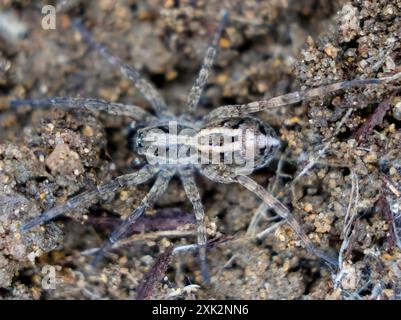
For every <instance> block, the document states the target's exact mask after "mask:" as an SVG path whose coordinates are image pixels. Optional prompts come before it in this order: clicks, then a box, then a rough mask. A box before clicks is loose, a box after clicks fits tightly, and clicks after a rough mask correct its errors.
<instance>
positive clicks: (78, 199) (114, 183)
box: [21, 166, 159, 232]
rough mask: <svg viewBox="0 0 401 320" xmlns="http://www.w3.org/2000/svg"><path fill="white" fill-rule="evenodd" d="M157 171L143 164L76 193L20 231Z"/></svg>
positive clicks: (152, 174) (139, 182) (146, 177)
mask: <svg viewBox="0 0 401 320" xmlns="http://www.w3.org/2000/svg"><path fill="white" fill-rule="evenodd" d="M158 171H159V169H158V168H156V167H153V166H145V167H143V168H141V169H140V170H139V171H137V172H134V173H129V174H125V175H122V176H119V177H117V178H115V179H113V180H111V181H109V182H106V183H104V184H102V185H99V186H97V187H96V188H95V189H93V190H88V191H84V192H82V193H80V194H78V195H76V196H75V197H72V198H70V199H68V200H67V201H66V202H65V203H63V204H61V205H58V206H56V207H54V208H52V209H50V210H48V211H46V212H44V213H42V214H41V215H40V216H38V217H36V218H34V219H32V220H30V221H28V222H27V223H25V224H24V225H23V226H22V228H21V231H22V232H26V231H29V230H30V229H32V228H34V227H36V226H38V225H41V224H44V223H45V222H47V221H49V220H52V219H54V218H55V217H57V216H59V215H61V214H65V213H66V212H68V211H71V210H74V209H76V208H78V207H79V206H82V205H88V204H90V203H91V202H92V201H94V200H95V199H96V198H97V197H99V196H101V195H104V194H107V193H110V192H115V191H117V190H118V189H120V188H125V187H130V186H134V185H138V184H141V183H144V182H146V181H147V180H149V179H150V178H152V177H153V176H155V175H156V174H157V172H158Z"/></svg>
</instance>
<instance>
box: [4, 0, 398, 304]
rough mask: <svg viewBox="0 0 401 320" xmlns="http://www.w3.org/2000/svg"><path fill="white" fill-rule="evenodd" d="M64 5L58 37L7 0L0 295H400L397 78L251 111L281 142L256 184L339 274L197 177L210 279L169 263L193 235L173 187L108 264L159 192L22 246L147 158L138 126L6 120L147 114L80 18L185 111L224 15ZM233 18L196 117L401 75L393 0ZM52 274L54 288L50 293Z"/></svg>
mask: <svg viewBox="0 0 401 320" xmlns="http://www.w3.org/2000/svg"><path fill="white" fill-rule="evenodd" d="M64 2H65V3H66V5H65V6H64V7H62V8H61V9H60V11H59V12H58V13H57V28H56V30H44V29H43V28H42V27H41V21H42V18H43V15H42V14H41V8H42V7H43V5H44V4H45V3H44V1H35V2H32V1H23V0H21V1H8V0H0V21H1V22H0V297H1V298H4V299H135V298H149V299H192V298H198V299H216V298H218V299H398V298H400V296H401V286H400V283H401V251H400V246H401V242H400V237H401V218H400V216H401V208H400V206H401V202H400V193H401V155H400V150H401V139H400V138H401V95H400V93H401V90H400V82H399V81H398V83H397V82H394V83H391V84H387V85H379V86H369V87H364V88H359V89H351V90H347V91H346V92H339V93H336V94H331V95H329V96H326V97H321V98H319V99H313V100H312V101H306V102H303V103H301V104H298V105H295V106H290V107H283V108H280V109H275V110H273V111H269V112H264V113H260V114H258V115H257V116H258V117H259V118H260V119H262V120H263V121H265V122H267V123H269V124H270V125H271V126H272V127H273V128H274V129H275V130H276V132H277V133H278V135H279V136H280V138H281V140H282V141H283V146H282V148H281V153H280V154H279V155H278V157H277V159H276V160H275V161H273V162H272V164H271V165H269V166H268V167H266V168H264V169H261V170H258V171H257V172H255V173H254V174H253V175H252V176H253V177H254V178H255V179H256V180H257V181H258V182H259V183H261V184H262V185H263V186H264V187H266V188H267V189H268V190H270V191H271V192H272V193H273V194H275V195H276V196H277V197H278V198H280V200H281V201H283V203H285V205H286V206H287V207H288V208H290V209H291V211H292V212H293V214H294V215H295V216H296V217H297V219H298V220H299V221H301V222H302V225H303V228H304V231H305V232H306V233H307V235H308V237H309V238H310V239H311V240H312V241H313V243H315V245H316V246H317V247H319V248H320V249H322V250H323V251H325V252H327V253H329V254H331V255H333V256H338V255H339V254H340V258H339V263H340V264H339V268H331V267H329V266H328V265H326V264H325V263H324V262H323V261H322V260H321V259H319V258H317V257H316V256H314V255H313V254H312V253H310V252H308V251H307V250H306V249H305V248H304V247H303V244H302V242H301V241H300V240H299V239H298V237H297V236H296V234H295V233H294V232H293V231H292V230H291V228H290V227H289V226H288V225H286V224H285V223H282V222H281V221H280V219H279V218H278V217H277V216H276V215H275V213H274V211H271V210H264V211H262V214H258V212H260V210H258V208H259V206H260V205H261V202H260V200H258V199H257V198H256V196H254V195H252V194H251V193H249V192H248V191H247V190H245V189H243V188H242V187H240V186H237V185H222V184H216V183H213V182H211V181H209V180H207V179H205V178H202V177H200V176H199V178H198V179H197V182H198V185H199V186H200V190H201V195H202V199H203V203H204V206H205V212H206V222H207V231H208V234H209V239H211V243H210V249H209V257H208V260H209V267H210V277H211V283H210V284H209V285H205V284H203V282H202V278H201V274H200V271H199V263H198V260H197V258H196V255H195V254H194V253H191V252H190V253H185V254H179V255H174V257H172V256H171V249H172V246H174V247H178V246H180V245H185V244H191V243H194V242H195V241H196V233H195V232H196V231H195V228H194V217H193V215H192V208H191V205H190V203H189V201H188V200H186V197H185V193H184V190H183V188H182V186H181V183H180V181H179V180H178V179H177V180H174V181H173V182H172V183H171V185H170V187H169V189H168V191H167V192H166V194H165V195H164V196H163V198H162V199H161V200H160V201H159V202H158V203H157V205H156V207H155V208H154V209H152V210H149V211H148V212H147V213H146V216H145V217H144V218H143V219H142V220H140V221H139V222H138V224H137V225H136V226H134V227H133V229H132V230H131V231H132V235H131V236H130V237H129V238H127V239H126V240H124V241H123V243H121V244H120V245H119V246H118V248H115V249H114V250H113V251H112V252H110V253H109V254H108V255H107V258H106V259H105V260H104V261H103V263H102V264H101V266H99V267H98V268H92V267H91V265H90V262H91V260H92V256H91V255H90V254H88V251H90V250H91V249H93V248H97V247H99V246H100V245H101V244H102V243H103V242H104V241H105V240H106V239H107V235H108V234H109V233H110V232H111V230H112V229H113V228H114V227H115V226H117V225H118V223H119V221H120V219H121V218H124V217H126V216H127V215H128V214H129V213H131V211H132V210H133V208H135V207H136V206H137V205H138V204H139V202H140V201H141V199H142V198H143V197H144V195H145V194H146V192H147V190H148V189H149V187H150V186H151V183H146V184H144V185H142V186H140V187H132V188H128V189H124V190H121V191H119V192H117V193H116V194H108V195H106V196H105V197H102V198H101V199H99V200H98V201H94V202H92V203H86V204H85V205H83V206H82V207H80V208H79V209H77V210H74V211H72V212H70V213H69V214H68V216H65V217H62V218H58V219H56V220H55V221H53V222H50V223H48V224H46V225H45V226H43V227H38V228H35V229H33V230H32V231H30V232H28V233H25V234H21V233H20V231H19V230H20V226H21V224H22V223H23V222H24V221H27V220H28V219H30V218H33V217H36V216H38V215H40V213H41V212H43V211H45V210H46V209H50V208H52V207H53V206H55V205H56V204H59V203H63V202H65V201H66V199H68V198H69V197H70V196H72V195H76V194H78V193H80V192H82V191H83V190H87V189H90V188H93V187H95V186H96V185H98V184H100V183H103V182H106V181H108V180H110V179H112V178H114V177H116V176H118V175H120V174H123V173H127V172H131V171H133V170H137V169H138V168H139V166H140V165H141V161H142V159H140V157H139V156H138V155H136V154H135V153H134V152H132V151H131V150H130V149H129V143H128V141H129V138H128V137H129V134H130V130H129V128H130V119H129V118H126V117H115V116H110V115H105V114H103V113H98V114H93V113H89V112H84V111H79V110H78V111H74V112H72V111H69V112H67V111H66V110H62V109H52V110H50V109H46V108H43V109H36V110H31V109H30V108H20V109H18V110H11V109H9V102H10V101H11V100H12V99H14V98H25V97H29V98H40V97H51V96H65V97H77V96H82V97H93V98H101V99H104V100H109V101H118V102H122V103H134V104H136V105H140V106H143V108H144V109H146V110H150V108H149V104H148V103H147V102H146V101H145V100H144V98H143V97H142V96H141V95H140V93H139V92H138V91H137V90H136V89H135V87H134V86H133V85H132V84H131V83H130V82H129V81H128V80H125V79H124V78H123V77H121V75H120V74H119V73H118V72H116V71H115V70H114V69H113V68H111V67H110V66H109V65H107V63H105V62H104V61H103V60H102V58H101V57H99V55H98V54H96V53H95V52H92V51H90V50H88V47H87V45H86V44H85V43H83V41H81V39H80V36H79V34H78V33H77V32H75V31H74V30H73V29H72V28H71V20H72V19H73V18H77V17H78V18H80V19H81V20H82V21H84V22H85V24H86V25H87V27H88V28H89V29H90V30H91V32H92V33H93V35H94V37H95V38H96V39H97V40H98V41H100V42H102V43H105V44H107V45H108V46H109V47H110V48H111V50H112V52H113V53H115V54H116V55H118V56H119V57H121V58H122V59H124V60H125V61H127V62H128V63H129V64H130V65H133V66H134V67H135V68H137V69H138V70H140V71H141V73H142V74H143V75H144V77H146V78H147V79H149V80H151V81H152V82H153V83H154V84H155V85H156V87H157V88H158V89H159V90H160V92H161V94H162V95H163V97H164V98H165V99H166V101H167V103H168V105H169V107H170V110H172V111H174V112H176V113H180V112H184V111H185V109H184V106H185V101H186V94H187V92H188V90H189V88H190V87H191V85H192V83H193V81H194V79H195V78H196V75H197V72H198V70H199V67H200V65H201V63H202V60H203V56H204V53H205V50H206V48H207V44H208V43H209V41H210V39H211V38H212V36H213V34H214V30H215V28H216V19H217V16H218V12H219V11H220V9H221V8H222V7H223V5H222V2H221V1H214V0H213V1H196V2H193V1H172V0H171V1H170V0H165V1H161V0H149V1H135V0H121V1H109V0H100V1H91V2H89V1H88V2H86V1H78V0H75V1H64ZM224 7H225V8H227V9H228V10H229V12H230V22H229V24H228V26H227V27H226V28H225V31H224V33H223V37H222V39H221V41H220V43H219V46H220V51H219V54H218V56H217V59H216V63H215V67H214V74H213V76H212V77H211V78H210V79H209V81H208V85H207V88H206V91H205V94H204V95H203V97H202V99H201V101H200V108H199V109H198V111H197V112H198V115H199V116H202V115H204V114H206V113H208V112H210V111H211V110H213V109H214V108H216V107H217V106H220V105H226V104H238V103H246V102H250V101H257V100H261V99H264V98H270V97H274V96H277V95H280V94H283V93H287V92H291V91H295V90H299V89H300V88H302V89H307V88H312V87H318V86H321V85H325V84H329V83H332V82H337V81H343V80H350V79H354V78H369V77H382V76H385V75H391V74H394V73H395V72H399V71H401V69H400V68H401V63H400V62H401V41H400V40H401V39H400V38H401V1H399V0H380V1H379V0H372V1H371V0H369V1H351V2H346V1H324V0H320V1H319V0H272V1H255V0H249V1H239V0H238V1H237V0H233V1H226V2H225V5H224ZM310 163H313V164H314V165H313V166H310V168H309V170H308V171H307V172H306V173H305V175H303V176H302V177H299V178H296V177H297V176H299V174H300V173H301V172H302V171H303V169H304V168H305V166H307V165H308V164H310ZM269 228H270V229H269ZM263 231H266V232H264V233H263V234H261V233H262V232H263ZM52 275H54V276H55V279H56V284H55V288H49V287H48V285H49V283H50V284H53V282H52V281H50V282H48V281H47V280H48V277H49V276H52ZM52 279H53V278H52ZM46 284H47V285H46Z"/></svg>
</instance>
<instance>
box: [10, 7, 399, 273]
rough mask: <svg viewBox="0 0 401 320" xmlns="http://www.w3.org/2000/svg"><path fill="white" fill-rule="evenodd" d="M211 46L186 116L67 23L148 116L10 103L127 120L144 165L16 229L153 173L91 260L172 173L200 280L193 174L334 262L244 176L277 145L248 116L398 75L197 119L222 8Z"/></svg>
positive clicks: (104, 106) (96, 106)
mask: <svg viewBox="0 0 401 320" xmlns="http://www.w3.org/2000/svg"><path fill="white" fill-rule="evenodd" d="M222 16H223V17H222V19H221V21H220V23H219V27H218V29H217V32H216V35H215V36H214V38H213V41H212V44H211V45H210V46H209V48H208V49H207V53H206V56H205V59H204V61H203V65H202V67H201V70H200V73H199V76H198V78H197V79H196V81H195V84H194V85H193V86H192V88H191V90H190V92H189V95H188V100H187V110H188V114H189V116H185V115H184V116H182V117H180V118H175V117H174V116H172V115H171V114H170V113H169V112H168V110H167V106H166V103H165V102H164V99H163V98H162V97H161V95H160V94H159V93H158V92H157V90H156V89H155V88H154V87H153V86H152V85H151V84H150V83H149V82H148V81H146V80H145V79H144V78H142V77H141V75H140V74H139V72H138V71H137V70H135V69H133V68H132V67H130V66H129V65H127V64H125V63H123V62H122V61H121V60H120V59H118V58H116V57H115V56H113V55H112V54H111V53H110V52H109V51H108V50H107V48H106V47H104V46H102V45H100V44H98V43H97V42H95V41H94V39H93V38H92V36H91V34H90V33H89V31H88V30H87V29H86V28H85V27H84V26H83V25H82V24H81V23H80V22H79V21H75V22H74V26H75V28H76V29H77V30H78V31H79V32H80V34H81V36H82V38H83V40H85V42H86V43H88V44H89V46H90V47H92V48H93V49H95V50H96V51H97V52H98V53H99V54H100V55H101V56H102V57H103V58H104V59H105V60H106V61H107V62H108V63H109V64H111V65H112V66H114V67H115V68H117V69H118V70H119V71H120V72H121V73H122V75H123V76H125V77H127V78H128V79H129V80H131V81H132V82H133V83H134V85H135V86H136V87H137V89H138V90H139V91H140V92H141V93H142V94H143V95H144V97H145V98H146V99H147V100H148V101H149V103H150V104H151V106H152V107H153V110H154V112H155V115H152V114H150V113H148V112H146V111H144V110H143V109H142V108H140V107H138V106H135V105H124V104H120V103H112V102H106V101H103V100H99V99H84V98H48V99H40V100H14V101H12V102H11V107H18V106H20V105H30V106H32V107H46V106H47V107H61V108H70V109H87V110H91V111H93V110H102V111H105V112H108V113H109V114H113V115H124V116H128V117H131V118H132V119H133V120H135V121H136V122H137V123H140V124H141V128H140V129H137V131H136V133H135V135H134V137H133V143H132V145H133V146H134V149H135V151H136V152H137V153H139V154H141V155H143V156H144V157H145V158H146V161H147V162H148V163H147V165H145V166H143V167H142V168H141V169H139V170H138V171H136V172H133V173H129V174H125V175H122V176H119V177H117V178H115V179H114V180H111V181H109V182H106V183H104V184H102V185H99V186H97V187H96V188H95V189H92V190H88V191H84V192H82V193H81V194H78V195H77V196H74V197H72V198H70V199H68V200H67V201H66V202H65V203H64V204H62V205H59V206H56V207H54V208H52V209H50V210H48V211H46V212H44V213H42V214H41V215H40V216H38V217H36V218H34V219H33V220H31V221H28V222H27V223H26V224H25V225H23V226H22V230H23V231H28V230H30V229H31V228H33V227H35V226H38V225H40V224H43V223H45V222H47V221H49V220H51V219H53V218H55V217H57V216H59V215H61V214H64V213H66V212H68V211H72V210H75V209H76V208H77V207H79V206H83V205H85V204H87V203H91V202H92V201H93V200H95V199H96V198H97V197H99V196H101V195H103V194H106V193H110V192H116V191H117V190H119V189H121V188H125V187H129V186H134V185H139V184H142V183H144V182H146V181H148V180H150V179H151V178H154V177H155V182H154V183H153V185H152V187H151V188H150V190H149V192H148V194H147V195H146V196H145V198H144V199H143V200H142V202H141V203H140V205H139V206H138V207H137V208H135V209H134V210H133V212H132V213H131V214H130V215H129V216H128V217H127V218H126V220H124V221H123V222H122V223H121V225H120V226H119V228H117V229H116V230H115V231H114V232H112V234H111V235H110V237H109V241H108V242H107V243H106V244H105V245H104V246H103V247H102V248H101V249H100V250H99V251H98V255H97V258H96V259H95V262H96V261H98V260H99V259H100V258H101V257H102V256H103V254H104V253H105V252H106V251H107V250H109V249H110V248H112V247H113V245H114V244H115V243H116V242H117V241H118V240H120V239H121V238H122V237H123V236H125V235H126V233H127V230H128V229H129V227H130V225H131V224H132V223H134V222H135V221H136V220H137V219H138V218H139V217H140V216H141V215H142V214H143V213H144V212H145V210H146V209H148V208H150V207H152V206H153V205H154V203H155V202H156V201H157V200H158V199H159V198H160V197H161V196H162V195H163V193H164V192H165V191H166V189H167V187H168V184H169V182H170V180H171V178H172V177H173V176H175V175H178V176H179V177H180V179H181V181H182V184H183V187H184V190H185V193H186V194H187V196H188V198H189V200H190V201H191V203H192V205H193V208H194V213H195V217H196V221H197V234H198V239H197V240H198V246H199V252H200V257H201V267H202V274H203V276H204V279H205V280H207V279H208V277H207V274H208V273H207V269H206V244H207V233H206V227H205V222H204V210H203V206H202V202H201V198H200V194H199V190H198V187H197V185H196V183H195V174H196V173H200V174H202V175H204V176H206V177H207V178H209V179H211V180H213V181H216V182H220V183H239V184H241V185H243V186H244V187H245V188H247V189H248V190H250V191H251V192H253V193H254V194H256V195H257V196H258V197H259V198H261V199H262V200H263V201H264V202H265V203H266V204H267V205H268V206H269V207H270V208H272V209H273V210H274V211H275V212H276V213H277V214H278V215H279V216H281V217H282V218H283V219H285V220H286V221H287V222H288V224H289V225H290V226H291V228H292V229H293V230H294V232H295V233H296V234H297V235H298V236H299V237H300V238H301V239H302V241H303V242H304V244H305V246H306V247H307V248H308V249H309V250H310V251H311V252H313V253H315V254H316V255H317V256H319V257H320V258H322V259H324V260H325V261H326V262H328V263H330V264H333V265H337V259H334V258H331V257H330V256H327V255H326V254H324V253H322V252H321V251H320V250H318V249H317V248H316V247H315V246H314V245H313V243H312V242H311V240H310V239H309V238H308V237H307V236H306V234H305V233H304V232H303V229H302V227H301V225H300V224H299V223H298V221H297V219H296V218H295V217H294V216H293V215H292V213H291V212H290V211H289V210H288V208H287V207H286V206H284V205H283V204H282V203H281V202H280V201H279V200H278V199H276V198H275V197H274V196H273V195H272V194H270V193H269V192H267V191H266V190H265V188H263V187H262V186H261V185H259V184H258V183H256V182H255V181H254V180H253V179H251V178H250V177H249V174H250V173H252V171H253V170H254V169H257V168H261V167H263V166H265V165H266V164H267V163H268V162H269V161H270V160H271V159H272V157H273V156H274V154H275V152H276V151H277V150H278V149H279V147H280V141H279V139H278V137H277V135H276V133H275V132H274V130H273V129H272V128H271V127H270V126H268V125H266V124H264V123H263V122H261V121H260V120H258V119H256V118H252V117H250V116H249V115H250V114H252V113H256V112H259V111H263V110H266V109H268V108H277V107H280V106H284V105H288V104H295V103H298V102H301V101H302V100H304V99H310V98H313V97H321V96H324V95H326V94H328V93H330V92H334V91H338V90H345V89H347V88H352V87H360V86H366V85H369V84H380V83H387V82H390V81H396V80H398V79H400V78H401V72H400V73H396V74H394V75H392V76H388V77H383V78H373V79H355V80H350V81H343V82H339V83H334V84H330V85H327V86H323V87H319V88H313V89H310V90H306V91H298V92H293V93H288V94H285V95H282V96H279V97H274V98H272V99H269V100H261V101H254V102H251V103H248V104H244V105H228V106H221V107H219V108H217V109H215V110H213V111H212V112H210V113H209V114H207V115H206V116H204V117H203V119H201V120H198V119H194V117H193V114H194V111H195V109H196V107H197V105H198V102H199V100H200V96H201V94H202V91H203V89H204V87H205V85H206V82H207V80H208V76H209V74H210V72H211V68H212V64H213V61H214V58H215V56H216V52H217V46H218V42H219V38H220V36H221V34H222V31H223V28H224V25H225V23H226V21H227V17H228V14H227V12H224V13H223V15H222Z"/></svg>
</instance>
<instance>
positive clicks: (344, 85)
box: [205, 72, 401, 121]
mask: <svg viewBox="0 0 401 320" xmlns="http://www.w3.org/2000/svg"><path fill="white" fill-rule="evenodd" d="M399 79H401V72H398V73H396V74H394V75H392V76H388V77H382V78H369V79H354V80H348V81H342V82H336V83H332V84H329V85H326V86H321V87H318V88H313V89H309V90H305V91H296V92H291V93H287V94H284V95H281V96H278V97H274V98H271V99H269V100H260V101H254V102H251V103H248V104H243V105H227V106H221V107H219V108H217V109H215V110H213V111H211V112H210V113H209V114H208V115H207V116H206V117H205V120H206V121H210V120H213V119H216V118H231V117H243V116H245V115H248V114H251V113H256V112H260V111H264V110H267V109H271V108H279V107H283V106H286V105H291V104H296V103H299V102H301V101H303V100H307V99H311V98H315V97H324V96H326V95H328V94H329V93H332V92H336V91H340V90H346V89H350V88H358V87H364V86H367V85H379V84H383V83H390V82H393V81H397V80H399Z"/></svg>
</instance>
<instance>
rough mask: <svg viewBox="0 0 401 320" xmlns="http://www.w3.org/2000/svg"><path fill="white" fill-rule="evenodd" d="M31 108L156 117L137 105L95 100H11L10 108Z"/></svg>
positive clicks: (151, 118)
mask: <svg viewBox="0 0 401 320" xmlns="http://www.w3.org/2000/svg"><path fill="white" fill-rule="evenodd" d="M20 106H30V107H32V108H51V107H56V108H64V109H85V110H89V111H92V112H93V111H104V112H107V113H108V114H112V115H116V116H127V117H130V118H132V119H134V120H137V121H139V120H144V119H149V120H154V119H155V117H154V116H152V115H151V114H150V113H148V112H146V111H145V110H143V109H142V108H141V107H138V106H135V105H125V104H122V103H116V102H107V101H104V100H101V99H93V98H61V97H54V98H43V99H15V100H11V102H10V108H18V107H20Z"/></svg>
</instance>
